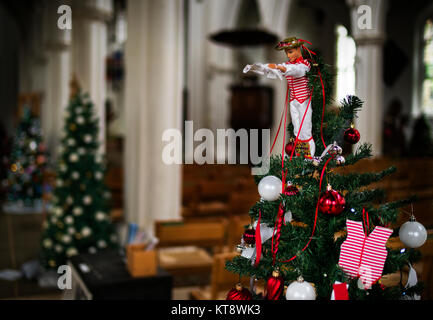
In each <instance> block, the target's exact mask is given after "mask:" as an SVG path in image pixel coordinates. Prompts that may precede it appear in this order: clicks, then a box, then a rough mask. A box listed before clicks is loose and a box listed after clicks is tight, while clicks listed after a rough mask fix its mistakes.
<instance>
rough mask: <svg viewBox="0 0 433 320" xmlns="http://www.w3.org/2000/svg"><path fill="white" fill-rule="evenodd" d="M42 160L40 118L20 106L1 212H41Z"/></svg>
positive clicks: (44, 163)
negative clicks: (19, 118)
mask: <svg viewBox="0 0 433 320" xmlns="http://www.w3.org/2000/svg"><path fill="white" fill-rule="evenodd" d="M46 163H47V157H46V154H45V146H44V144H43V143H42V130H41V124H40V120H39V118H38V117H37V116H35V115H34V114H33V113H32V112H31V110H30V108H29V107H24V109H23V117H22V119H21V121H20V122H19V124H18V128H17V133H16V135H15V137H14V141H13V146H12V151H11V154H10V156H9V168H8V169H9V170H8V173H7V179H6V181H5V185H6V187H7V199H6V200H7V203H6V204H5V205H4V207H3V209H4V211H5V212H9V213H41V212H42V210H43V206H42V204H43V202H42V194H43V174H44V170H45V168H46Z"/></svg>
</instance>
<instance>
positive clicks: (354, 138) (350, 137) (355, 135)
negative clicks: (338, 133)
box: [344, 126, 361, 144]
mask: <svg viewBox="0 0 433 320" xmlns="http://www.w3.org/2000/svg"><path fill="white" fill-rule="evenodd" d="M360 138H361V135H360V134H359V131H358V130H356V129H355V128H354V127H353V126H352V127H350V128H349V129H347V130H346V131H344V141H346V142H347V143H350V144H355V143H357V142H358V141H359V139H360Z"/></svg>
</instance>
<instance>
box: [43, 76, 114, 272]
mask: <svg viewBox="0 0 433 320" xmlns="http://www.w3.org/2000/svg"><path fill="white" fill-rule="evenodd" d="M75 86H76V85H75ZM97 134H98V119H97V118H96V117H94V116H93V104H92V103H91V102H90V100H89V96H88V95H87V94H82V92H81V90H80V89H75V91H74V93H73V94H72V96H71V99H70V102H69V106H68V107H67V109H66V111H65V127H64V136H63V137H62V140H61V147H60V149H61V150H60V156H59V160H58V167H57V173H56V174H57V178H56V187H55V189H54V194H53V199H52V208H51V209H50V211H49V213H48V215H47V217H46V220H45V221H44V223H43V228H44V230H43V234H42V240H41V253H40V258H41V262H42V265H43V266H44V267H46V268H55V267H58V266H59V265H62V264H65V263H66V260H67V258H68V257H71V256H73V255H76V254H79V253H95V252H97V251H98V250H103V249H106V248H110V247H116V242H117V239H116V235H115V230H114V226H113V225H112V224H111V221H110V216H109V203H108V200H109V192H108V189H107V187H106V185H105V182H104V177H105V164H104V159H103V157H102V155H101V154H100V153H98V146H99V143H98V141H97Z"/></svg>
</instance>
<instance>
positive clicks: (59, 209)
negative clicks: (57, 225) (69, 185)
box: [54, 207, 63, 217]
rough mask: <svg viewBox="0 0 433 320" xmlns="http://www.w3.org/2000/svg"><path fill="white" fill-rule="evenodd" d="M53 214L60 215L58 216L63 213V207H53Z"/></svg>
mask: <svg viewBox="0 0 433 320" xmlns="http://www.w3.org/2000/svg"><path fill="white" fill-rule="evenodd" d="M54 214H55V215H56V216H58V217H60V216H61V215H62V214H63V209H62V208H60V207H56V208H55V209H54Z"/></svg>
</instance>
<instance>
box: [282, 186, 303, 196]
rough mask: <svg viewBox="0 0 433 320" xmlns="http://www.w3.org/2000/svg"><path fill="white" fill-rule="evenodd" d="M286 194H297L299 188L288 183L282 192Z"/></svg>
mask: <svg viewBox="0 0 433 320" xmlns="http://www.w3.org/2000/svg"><path fill="white" fill-rule="evenodd" d="M283 193H284V194H285V195H286V196H294V195H297V194H298V193H299V190H298V188H297V187H296V186H294V185H288V186H287V187H286V188H285V189H284V192H283Z"/></svg>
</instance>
